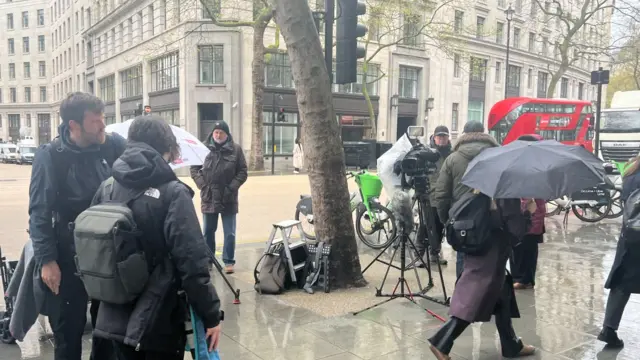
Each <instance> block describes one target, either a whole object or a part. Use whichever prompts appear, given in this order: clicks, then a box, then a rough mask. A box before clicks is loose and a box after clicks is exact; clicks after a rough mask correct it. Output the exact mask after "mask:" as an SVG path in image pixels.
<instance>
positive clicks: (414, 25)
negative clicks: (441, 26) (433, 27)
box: [402, 14, 420, 47]
mask: <svg viewBox="0 0 640 360" xmlns="http://www.w3.org/2000/svg"><path fill="white" fill-rule="evenodd" d="M402 36H403V38H404V39H403V41H402V43H403V44H404V45H407V46H413V47H417V46H418V45H419V44H420V39H419V38H420V16H419V15H415V14H408V15H405V16H404V23H403V24H402Z"/></svg>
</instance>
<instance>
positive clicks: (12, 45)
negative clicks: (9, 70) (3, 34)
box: [8, 39, 16, 55]
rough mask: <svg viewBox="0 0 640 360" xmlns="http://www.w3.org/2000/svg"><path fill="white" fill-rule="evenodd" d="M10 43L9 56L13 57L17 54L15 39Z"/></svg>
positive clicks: (10, 40) (9, 41)
mask: <svg viewBox="0 0 640 360" xmlns="http://www.w3.org/2000/svg"><path fill="white" fill-rule="evenodd" d="M8 43H9V45H8V46H9V55H13V54H15V53H16V43H15V41H14V40H13V39H9V40H8Z"/></svg>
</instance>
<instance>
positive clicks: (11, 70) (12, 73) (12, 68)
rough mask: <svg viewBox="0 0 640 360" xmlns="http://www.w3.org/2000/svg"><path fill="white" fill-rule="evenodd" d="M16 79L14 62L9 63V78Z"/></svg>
mask: <svg viewBox="0 0 640 360" xmlns="http://www.w3.org/2000/svg"><path fill="white" fill-rule="evenodd" d="M15 79H16V64H14V63H9V80H15Z"/></svg>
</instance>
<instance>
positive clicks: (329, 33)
mask: <svg viewBox="0 0 640 360" xmlns="http://www.w3.org/2000/svg"><path fill="white" fill-rule="evenodd" d="M335 6H336V4H335V1H334V0H324V61H325V64H326V65H327V72H328V73H329V85H331V84H333V20H334V19H333V16H334V14H335V13H336V11H335Z"/></svg>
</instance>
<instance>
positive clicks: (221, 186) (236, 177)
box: [191, 120, 247, 274]
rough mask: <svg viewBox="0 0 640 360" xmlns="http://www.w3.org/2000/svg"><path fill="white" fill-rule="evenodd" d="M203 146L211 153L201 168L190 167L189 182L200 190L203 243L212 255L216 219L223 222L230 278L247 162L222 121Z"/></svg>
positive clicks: (214, 244) (226, 125) (224, 252)
mask: <svg viewBox="0 0 640 360" xmlns="http://www.w3.org/2000/svg"><path fill="white" fill-rule="evenodd" d="M205 145H207V146H208V147H209V149H210V150H211V152H210V153H209V155H207V157H206V159H205V160H204V164H203V165H200V166H192V167H191V178H192V179H193V181H194V182H195V183H196V186H197V187H198V189H200V199H201V210H202V215H203V219H204V226H203V227H204V239H205V241H206V242H207V245H208V246H209V248H210V249H211V251H213V253H214V254H215V251H216V230H217V229H218V218H221V219H222V230H223V232H224V245H223V247H222V261H223V262H224V265H225V272H226V273H227V274H231V273H233V266H234V265H235V263H236V261H235V250H236V215H237V214H238V191H239V190H240V187H241V186H242V184H244V182H245V181H247V161H246V160H245V157H244V152H243V151H242V148H241V147H240V145H239V144H236V143H235V142H234V141H233V137H232V136H231V132H230V130H229V125H228V124H227V123H226V122H225V121H224V120H217V121H216V122H215V123H214V125H213V130H212V131H211V134H209V136H208V137H207V140H206V141H205Z"/></svg>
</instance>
